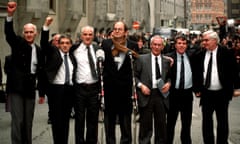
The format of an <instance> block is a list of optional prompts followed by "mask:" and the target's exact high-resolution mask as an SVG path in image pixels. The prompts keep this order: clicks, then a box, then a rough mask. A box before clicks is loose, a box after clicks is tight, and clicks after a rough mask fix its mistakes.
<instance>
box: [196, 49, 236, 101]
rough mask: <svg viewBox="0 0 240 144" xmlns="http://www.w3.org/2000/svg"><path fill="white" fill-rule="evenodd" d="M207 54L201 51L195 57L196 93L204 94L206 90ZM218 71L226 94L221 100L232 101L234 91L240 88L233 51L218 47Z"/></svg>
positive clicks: (203, 98)
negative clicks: (205, 69) (205, 66)
mask: <svg viewBox="0 0 240 144" xmlns="http://www.w3.org/2000/svg"><path fill="white" fill-rule="evenodd" d="M205 53H206V50H203V51H199V52H198V53H197V54H196V56H194V59H195V60H194V68H193V74H194V79H193V85H194V91H195V92H204V91H205V90H206V89H205V87H204V84H203V82H204V75H203V72H204V58H205ZM217 69H218V76H219V80H220V83H221V85H222V90H223V92H224V97H222V98H220V99H219V100H224V101H229V100H231V99H232V96H233V89H234V88H239V87H240V84H239V77H238V71H237V63H236V60H235V58H234V53H233V51H232V50H229V49H227V48H226V47H223V46H220V45H218V51H217ZM202 100H205V97H204V96H202V97H201V101H202Z"/></svg>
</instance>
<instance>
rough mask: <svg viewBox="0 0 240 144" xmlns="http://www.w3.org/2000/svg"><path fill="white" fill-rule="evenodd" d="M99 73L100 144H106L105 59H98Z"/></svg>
mask: <svg viewBox="0 0 240 144" xmlns="http://www.w3.org/2000/svg"><path fill="white" fill-rule="evenodd" d="M97 64H98V72H99V81H100V91H99V93H98V98H99V101H100V111H99V122H100V123H102V126H101V140H100V141H101V142H100V144H104V109H105V104H104V88H103V59H102V58H101V57H100V58H98V63H97Z"/></svg>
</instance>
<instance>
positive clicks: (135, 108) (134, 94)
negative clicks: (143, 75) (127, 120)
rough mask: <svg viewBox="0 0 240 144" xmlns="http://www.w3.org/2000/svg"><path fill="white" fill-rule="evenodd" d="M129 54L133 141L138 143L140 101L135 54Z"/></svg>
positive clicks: (129, 52)
mask: <svg viewBox="0 0 240 144" xmlns="http://www.w3.org/2000/svg"><path fill="white" fill-rule="evenodd" d="M128 55H129V57H130V60H131V70H132V104H133V112H134V114H133V121H134V126H133V143H134V144H137V115H138V101H137V91H136V81H135V75H134V67H133V56H132V52H131V51H128Z"/></svg>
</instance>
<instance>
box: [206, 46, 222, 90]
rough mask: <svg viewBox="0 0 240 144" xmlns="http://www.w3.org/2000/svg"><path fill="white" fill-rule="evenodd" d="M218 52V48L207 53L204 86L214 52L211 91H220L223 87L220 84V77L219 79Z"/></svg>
mask: <svg viewBox="0 0 240 144" xmlns="http://www.w3.org/2000/svg"><path fill="white" fill-rule="evenodd" d="M217 50H218V48H216V49H214V50H213V51H207V52H206V54H205V59H204V72H203V75H204V84H205V81H206V76H207V68H208V62H209V59H210V53H211V52H212V73H211V80H210V87H209V88H208V89H209V90H220V89H222V85H221V83H220V80H219V77H218V69H217Z"/></svg>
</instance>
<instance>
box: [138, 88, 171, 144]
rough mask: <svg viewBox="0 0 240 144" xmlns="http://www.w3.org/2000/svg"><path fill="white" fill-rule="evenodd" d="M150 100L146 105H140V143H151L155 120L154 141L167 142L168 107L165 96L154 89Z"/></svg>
mask: <svg viewBox="0 0 240 144" xmlns="http://www.w3.org/2000/svg"><path fill="white" fill-rule="evenodd" d="M149 97H150V98H149V102H148V104H147V106H146V107H140V130H139V144H150V143H151V137H152V135H153V122H154V133H155V137H154V141H155V142H154V143H155V144H166V139H167V126H166V107H165V106H164V97H163V96H162V95H161V93H160V91H159V90H158V89H152V91H151V95H149Z"/></svg>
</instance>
